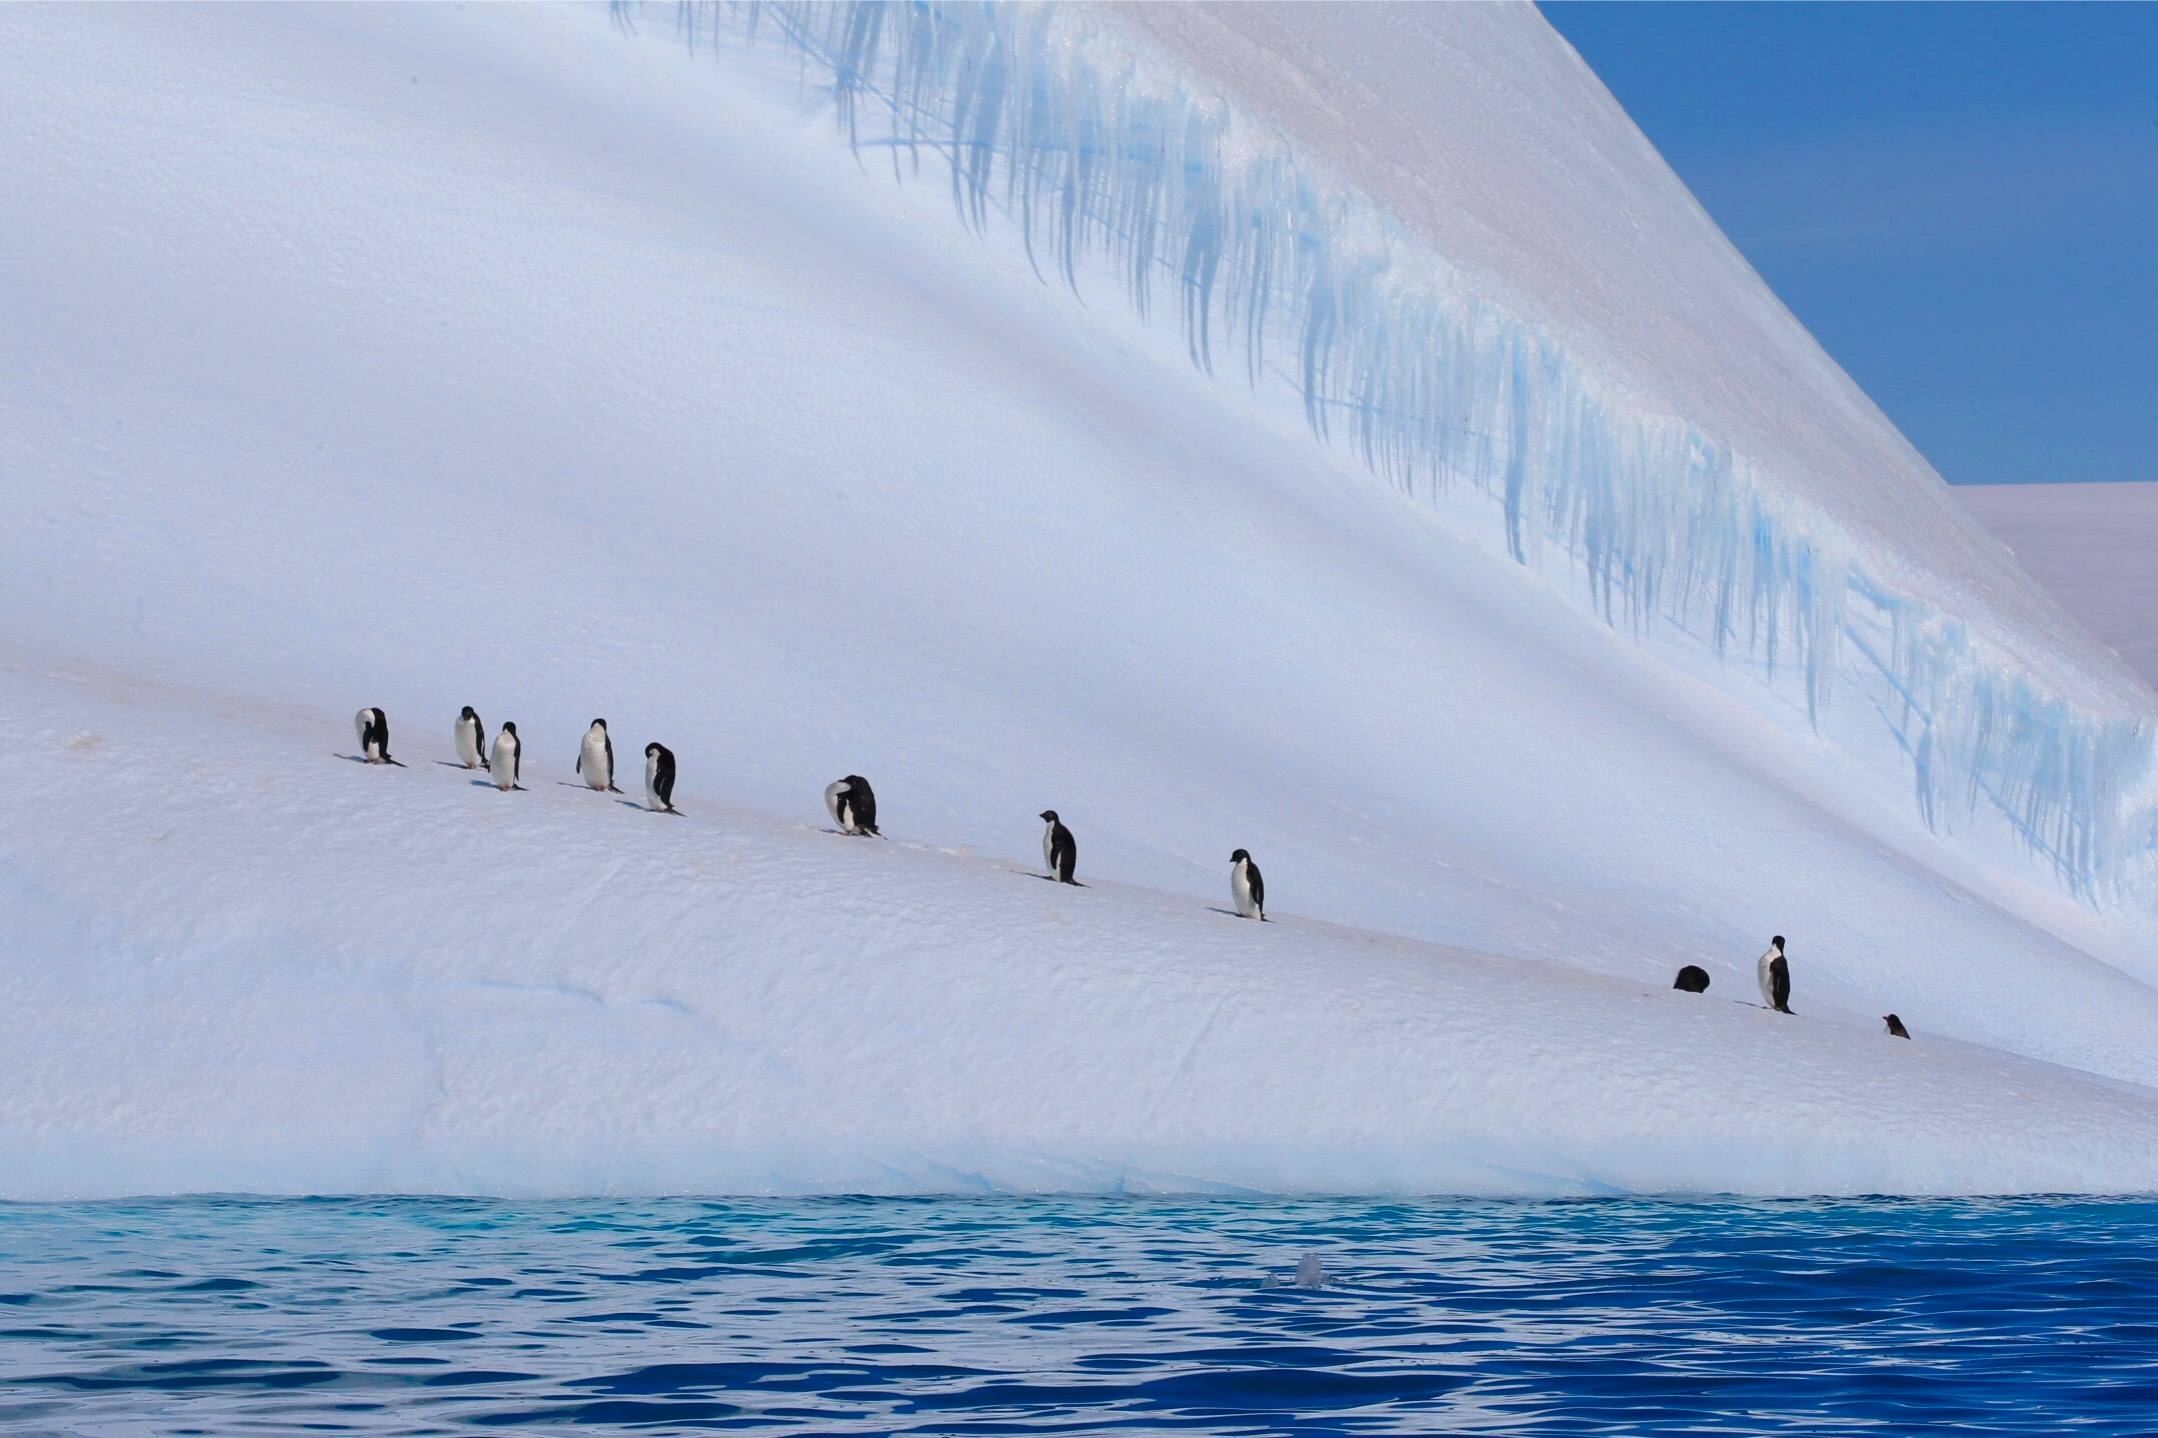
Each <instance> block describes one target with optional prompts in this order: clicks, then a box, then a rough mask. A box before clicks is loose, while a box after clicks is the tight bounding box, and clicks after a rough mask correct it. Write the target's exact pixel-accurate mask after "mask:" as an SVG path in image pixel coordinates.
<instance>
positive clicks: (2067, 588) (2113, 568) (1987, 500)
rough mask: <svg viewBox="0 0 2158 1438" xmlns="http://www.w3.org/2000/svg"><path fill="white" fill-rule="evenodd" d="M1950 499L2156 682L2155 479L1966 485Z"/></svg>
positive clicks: (2096, 634) (2071, 611) (2145, 679)
mask: <svg viewBox="0 0 2158 1438" xmlns="http://www.w3.org/2000/svg"><path fill="white" fill-rule="evenodd" d="M1956 498H1957V499H1958V500H1960V501H1962V503H1963V505H1964V506H1965V507H1966V508H1967V509H1969V510H1970V511H1971V513H1973V514H1975V515H1977V516H1978V518H1979V520H1980V521H1981V522H1982V523H1983V524H1984V525H1985V526H1986V528H1987V529H1989V530H1991V531H1992V532H1993V534H1994V536H1995V537H1996V538H1998V539H1999V540H2000V541H2001V542H2002V543H2003V544H2005V545H2007V546H2008V548H2009V550H2010V552H2012V553H2013V554H2014V555H2015V556H2016V562H2017V563H2019V564H2021V565H2022V566H2023V568H2024V569H2025V570H2026V571H2028V572H2029V574H2030V576H2031V577H2032V578H2033V579H2036V580H2037V581H2038V582H2039V583H2040V584H2042V585H2044V586H2045V589H2046V592H2047V593H2048V594H2051V595H2052V596H2053V597H2054V599H2055V600H2057V601H2058V602H2059V603H2060V606H2061V608H2063V609H2065V610H2067V611H2068V613H2069V615H2070V616H2071V617H2072V618H2074V620H2075V621H2076V623H2078V624H2080V625H2082V626H2083V627H2084V629H2086V630H2088V631H2089V632H2090V634H2091V635H2092V637H2094V638H2096V639H2097V640H2098V641H2099V642H2100V643H2102V644H2105V645H2108V646H2110V647H2111V648H2112V650H2113V652H2114V653H2116V654H2118V655H2120V657H2121V660H2122V662H2124V663H2125V664H2127V665H2128V667H2129V668H2131V669H2133V670H2135V672H2136V673H2137V674H2140V675H2141V676H2143V682H2144V683H2146V684H2150V685H2154V686H2158V563H2153V562H2152V561H2153V557H2154V556H2158V481H2147V480H2146V481H2124V482H2121V483H2116V484H1986V485H1967V486H1965V487H1963V488H1961V489H1959V490H1957V491H1956Z"/></svg>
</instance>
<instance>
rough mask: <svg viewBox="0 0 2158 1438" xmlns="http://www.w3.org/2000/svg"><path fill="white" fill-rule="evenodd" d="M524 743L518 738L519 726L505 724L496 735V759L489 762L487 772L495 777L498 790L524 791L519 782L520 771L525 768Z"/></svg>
mask: <svg viewBox="0 0 2158 1438" xmlns="http://www.w3.org/2000/svg"><path fill="white" fill-rule="evenodd" d="M524 752H525V746H524V741H523V740H521V739H519V738H518V737H517V726H516V725H515V724H509V723H505V724H504V725H503V726H502V728H501V730H500V732H498V733H497V734H496V735H495V752H494V758H493V759H491V760H490V761H488V765H487V770H488V772H489V773H491V774H493V775H494V776H495V787H496V788H497V789H522V788H523V787H524V785H522V784H520V783H518V782H517V779H518V770H519V769H521V768H523V766H524Z"/></svg>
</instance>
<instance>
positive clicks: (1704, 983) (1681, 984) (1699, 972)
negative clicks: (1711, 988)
mask: <svg viewBox="0 0 2158 1438" xmlns="http://www.w3.org/2000/svg"><path fill="white" fill-rule="evenodd" d="M1671 987H1672V988H1674V989H1677V990H1678V991H1679V992H1680V993H1682V994H1705V993H1707V992H1708V970H1707V969H1704V968H1702V967H1701V966H1700V965H1699V964H1688V965H1687V966H1686V967H1685V968H1683V969H1680V970H1679V971H1678V981H1677V982H1676V983H1674V984H1672V985H1671Z"/></svg>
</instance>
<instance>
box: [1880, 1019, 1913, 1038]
mask: <svg viewBox="0 0 2158 1438" xmlns="http://www.w3.org/2000/svg"><path fill="white" fill-rule="evenodd" d="M1881 1022H1883V1023H1885V1024H1887V1025H1888V1036H1889V1037H1890V1038H1892V1039H1907V1038H1909V1037H1910V1036H1911V1031H1910V1030H1909V1029H1907V1028H1905V1027H1904V1026H1903V1020H1902V1019H1899V1018H1897V1017H1896V1016H1895V1015H1894V1014H1883V1015H1881Z"/></svg>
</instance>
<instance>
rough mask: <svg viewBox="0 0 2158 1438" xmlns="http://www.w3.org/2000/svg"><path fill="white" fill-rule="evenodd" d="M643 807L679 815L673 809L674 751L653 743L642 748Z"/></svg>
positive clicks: (677, 811) (678, 811)
mask: <svg viewBox="0 0 2158 1438" xmlns="http://www.w3.org/2000/svg"><path fill="white" fill-rule="evenodd" d="M644 802H645V807H646V808H649V809H657V810H659V811H661V812H662V813H667V814H679V813H681V812H682V811H681V810H680V809H677V808H675V807H674V751H673V750H672V749H669V748H668V747H667V746H666V745H664V744H661V743H659V742H658V741H656V740H655V741H654V742H652V743H650V744H647V745H645V746H644Z"/></svg>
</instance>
